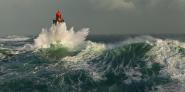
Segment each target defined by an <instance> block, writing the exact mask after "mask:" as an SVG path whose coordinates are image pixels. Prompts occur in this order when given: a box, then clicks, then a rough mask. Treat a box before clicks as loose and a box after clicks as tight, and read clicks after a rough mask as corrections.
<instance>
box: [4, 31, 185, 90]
mask: <svg viewBox="0 0 185 92" xmlns="http://www.w3.org/2000/svg"><path fill="white" fill-rule="evenodd" d="M83 32H84V31H83ZM83 32H82V34H84V33H83ZM42 34H43V33H42ZM71 34H73V35H72V36H74V35H75V37H76V36H78V35H80V34H81V33H77V34H78V35H76V33H74V32H73V31H71V33H69V34H67V35H69V37H68V38H70V39H72V38H73V37H71ZM45 36H46V37H48V33H44V37H45ZM80 36H81V37H82V36H84V37H85V36H87V35H86V34H84V35H80ZM42 37H43V35H42V36H41V37H40V38H41V39H43V38H42ZM49 37H50V36H49ZM34 39H35V38H34ZM34 39H33V38H29V37H18V36H9V37H1V38H0V92H184V91H185V90H184V87H185V85H184V82H185V43H184V42H183V41H178V40H172V39H160V38H157V37H152V36H136V37H132V38H126V39H124V40H122V41H119V42H115V43H114V44H113V43H106V44H105V43H98V42H94V41H91V40H86V41H84V38H83V37H82V38H80V39H79V41H77V40H76V41H77V42H80V43H81V45H80V46H79V45H78V46H77V47H80V48H76V49H74V47H75V46H76V45H74V44H73V43H69V44H70V46H71V45H73V46H71V48H69V46H64V45H61V44H58V43H57V42H56V43H55V44H53V43H51V39H50V38H48V39H47V41H46V40H44V41H43V40H41V39H39V37H38V38H36V39H37V40H36V42H38V41H41V42H42V43H43V44H47V45H44V46H49V47H47V48H45V47H44V48H41V47H42V45H40V44H37V45H36V46H39V49H38V48H35V45H34ZM55 39H60V38H55ZM55 39H54V40H55ZM52 40H53V39H52ZM48 42H49V44H50V45H48ZM67 44H68V43H67Z"/></svg>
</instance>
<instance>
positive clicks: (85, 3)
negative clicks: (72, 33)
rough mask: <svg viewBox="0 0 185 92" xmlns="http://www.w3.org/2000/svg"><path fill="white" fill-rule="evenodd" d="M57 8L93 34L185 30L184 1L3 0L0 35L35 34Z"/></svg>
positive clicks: (48, 22) (69, 22)
mask: <svg viewBox="0 0 185 92" xmlns="http://www.w3.org/2000/svg"><path fill="white" fill-rule="evenodd" d="M58 9H62V11H63V16H64V18H65V21H66V23H67V25H68V26H69V27H71V26H74V28H75V30H79V29H81V28H83V27H89V28H90V34H138V33H139V34H151V33H155V34H160V33H175V34H177V33H178V34H180V33H185V0H1V1H0V34H5V35H13V34H14V35H32V34H33V35H36V34H38V33H40V31H41V29H42V28H49V27H50V26H51V23H52V19H53V18H54V16H55V11H56V10H58Z"/></svg>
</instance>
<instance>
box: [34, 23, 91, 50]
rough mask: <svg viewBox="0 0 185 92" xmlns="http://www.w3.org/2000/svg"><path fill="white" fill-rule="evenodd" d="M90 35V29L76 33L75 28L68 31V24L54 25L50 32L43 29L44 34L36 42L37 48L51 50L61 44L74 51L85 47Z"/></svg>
mask: <svg viewBox="0 0 185 92" xmlns="http://www.w3.org/2000/svg"><path fill="white" fill-rule="evenodd" d="M88 33H89V28H83V29H81V30H80V31H77V32H75V31H74V29H73V27H72V28H71V29H70V30H68V29H67V26H66V23H60V24H57V25H52V26H51V28H50V30H49V31H47V29H42V32H41V33H40V34H39V36H38V37H37V38H36V39H35V40H34V43H35V47H36V48H38V49H40V48H50V47H51V46H52V45H56V44H60V45H62V46H64V47H67V48H68V49H69V50H74V49H77V48H79V47H81V46H80V45H83V43H84V42H85V39H86V37H87V35H88Z"/></svg>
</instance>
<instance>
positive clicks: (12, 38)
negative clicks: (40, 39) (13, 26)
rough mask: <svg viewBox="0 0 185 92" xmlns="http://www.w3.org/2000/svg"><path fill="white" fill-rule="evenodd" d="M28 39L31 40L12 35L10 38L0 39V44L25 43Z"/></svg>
mask: <svg viewBox="0 0 185 92" xmlns="http://www.w3.org/2000/svg"><path fill="white" fill-rule="evenodd" d="M30 39H31V38H29V37H23V36H16V35H12V36H7V37H3V38H0V42H15V41H26V40H30Z"/></svg>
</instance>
